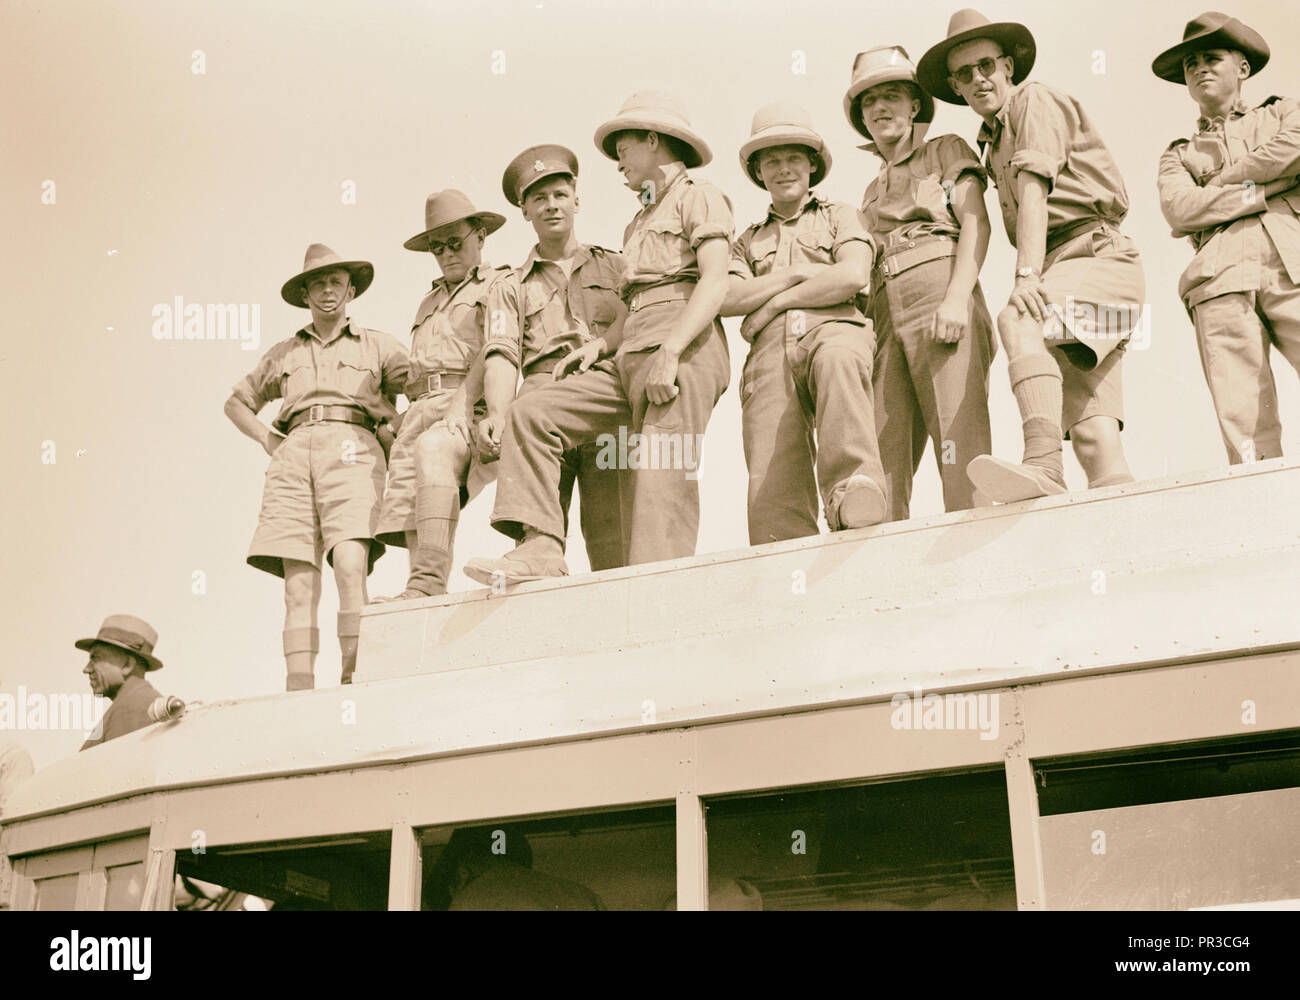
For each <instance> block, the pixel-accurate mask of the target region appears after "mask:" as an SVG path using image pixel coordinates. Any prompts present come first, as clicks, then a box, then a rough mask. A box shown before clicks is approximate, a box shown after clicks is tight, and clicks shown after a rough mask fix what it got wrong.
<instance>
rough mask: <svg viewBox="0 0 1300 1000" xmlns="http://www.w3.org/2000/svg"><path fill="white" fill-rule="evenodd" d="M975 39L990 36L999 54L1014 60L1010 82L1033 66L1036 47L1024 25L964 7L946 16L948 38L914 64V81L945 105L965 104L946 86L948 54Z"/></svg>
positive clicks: (1021, 79)
mask: <svg viewBox="0 0 1300 1000" xmlns="http://www.w3.org/2000/svg"><path fill="white" fill-rule="evenodd" d="M977 38H990V39H992V40H993V41H995V42H997V43H998V44H999V45H1001V46H1002V53H1003V55H1008V56H1011V57H1012V59H1014V60H1015V70H1014V71H1013V72H1012V74H1011V82H1012V83H1013V84H1014V83H1020V82H1022V81H1023V80H1024V79H1025V77H1027V76H1028V75H1029V71H1030V70H1031V69H1033V68H1034V58H1035V56H1036V55H1037V54H1038V46H1037V45H1035V44H1034V36H1033V35H1031V34H1030V33H1029V29H1028V28H1026V27H1025V26H1024V25H1023V24H1018V23H1017V22H1015V21H990V20H989V19H988V18H987V17H985V16H984V15H983V14H981V13H980V12H979V11H977V10H972V9H971V8H969V7H967V8H966V9H965V10H959V11H957V13H956V14H954V15H953V16H952V17H951V18H950V19H949V21H948V37H947V38H945V39H944V40H943V41H942V42H940V43H939V44H938V45H935V46H932V47H931V48H930V50H929V51H928V52H926V54H925V55H923V56H921V61H920V62H919V63H917V64H916V82H917V83H919V84H920V85H921V89H922V90H924V91H925V92H926V93H928V94H933V95H934V96H935V97H937V98H939V100H941V101H946V102H947V103H948V104H965V103H966V101H965V100H963V99H962V98H961V97H959V96H958V95H957V92H956V91H954V90H953V89H952V87H950V86H948V53H949V52H950V51H952V50H953V49H955V48H956V47H957V46H958V45H962V44H964V43H965V42H972V41H974V40H975V39H977Z"/></svg>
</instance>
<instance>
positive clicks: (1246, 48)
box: [1151, 11, 1300, 464]
mask: <svg viewBox="0 0 1300 1000" xmlns="http://www.w3.org/2000/svg"><path fill="white" fill-rule="evenodd" d="M1268 58H1269V50H1268V43H1267V42H1265V41H1264V39H1263V37H1262V36H1260V35H1259V33H1258V32H1255V31H1253V30H1252V29H1251V28H1249V27H1247V26H1246V25H1244V24H1242V23H1241V22H1240V21H1238V20H1237V19H1236V18H1235V17H1228V16H1227V15H1226V14H1218V13H1215V12H1213V11H1211V12H1207V13H1205V14H1202V15H1201V16H1200V17H1197V18H1195V19H1193V20H1191V21H1188V22H1187V26H1186V28H1185V29H1184V31H1183V40H1182V41H1181V42H1179V43H1178V44H1177V45H1175V46H1173V47H1172V48H1169V49H1166V50H1165V51H1164V52H1162V53H1161V54H1160V55H1159V56H1157V57H1156V60H1155V62H1154V63H1153V64H1152V66H1151V68H1152V70H1153V71H1154V72H1155V74H1156V76H1158V77H1160V79H1162V80H1168V81H1169V82H1170V83H1183V84H1186V86H1187V90H1188V93H1189V94H1190V95H1191V97H1192V100H1193V101H1194V102H1195V103H1196V107H1197V110H1198V111H1199V112H1200V115H1199V117H1198V118H1197V122H1196V132H1195V134H1194V135H1193V136H1192V137H1191V138H1190V139H1178V140H1176V141H1175V142H1173V143H1171V144H1170V146H1169V148H1168V149H1167V150H1165V152H1164V155H1162V156H1161V157H1160V181H1159V184H1160V209H1161V211H1163V212H1164V215H1165V218H1166V219H1167V220H1169V224H1170V225H1171V226H1172V227H1173V235H1174V236H1186V237H1188V238H1189V239H1190V241H1191V243H1192V246H1193V247H1194V248H1195V250H1196V256H1195V257H1193V258H1192V262H1191V263H1190V264H1188V265H1187V269H1186V270H1185V271H1183V276H1182V279H1181V280H1180V281H1179V283H1178V293H1179V295H1180V296H1181V297H1182V299H1183V303H1184V304H1185V305H1186V306H1187V310H1188V312H1189V313H1190V314H1191V317H1192V323H1193V325H1194V326H1195V328H1196V341H1197V344H1198V346H1199V347H1200V353H1201V366H1202V368H1203V369H1204V371H1205V380H1206V382H1207V383H1208V384H1209V387H1210V398H1211V399H1212V400H1213V401H1214V412H1215V414H1216V415H1217V416H1218V419H1219V430H1220V432H1221V433H1222V435H1223V443H1224V446H1225V447H1226V448H1227V450H1228V461H1229V462H1231V463H1233V464H1236V463H1239V462H1251V461H1257V460H1262V459H1266V458H1278V457H1280V456H1281V454H1282V421H1281V417H1280V415H1279V413H1278V407H1277V388H1276V386H1275V384H1274V382H1273V370H1272V368H1271V367H1270V366H1269V355H1270V353H1271V351H1270V347H1272V346H1276V347H1277V349H1278V350H1279V351H1280V352H1281V353H1282V356H1283V357H1285V358H1286V359H1287V360H1288V361H1289V362H1291V366H1292V367H1293V368H1295V369H1296V370H1297V371H1300V219H1298V218H1297V216H1298V215H1300V177H1297V175H1300V102H1298V101H1296V100H1293V99H1290V98H1285V99H1284V98H1280V97H1270V98H1268V100H1266V101H1264V103H1263V104H1261V105H1259V107H1256V108H1251V107H1249V106H1248V105H1247V104H1246V103H1245V102H1244V101H1243V100H1242V98H1241V86H1242V83H1243V82H1244V81H1245V80H1248V79H1249V78H1250V77H1252V76H1254V75H1255V74H1256V73H1258V72H1259V71H1260V70H1261V69H1263V68H1264V64H1265V63H1267V62H1268Z"/></svg>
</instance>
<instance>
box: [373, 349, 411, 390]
mask: <svg viewBox="0 0 1300 1000" xmlns="http://www.w3.org/2000/svg"><path fill="white" fill-rule="evenodd" d="M379 350H380V365H381V366H382V369H383V379H382V381H381V382H380V390H381V391H382V392H383V394H384V397H385V398H386V399H387V400H388V401H389V402H390V403H393V404H396V402H397V397H398V395H399V394H401V393H404V392H405V391H406V386H407V383H408V382H410V380H411V355H410V354H409V353H408V352H407V350H406V348H405V347H403V346H402V345H401V343H400V342H399V341H398V340H397V338H396V337H394V336H392V335H391V334H387V333H384V334H380V337H379Z"/></svg>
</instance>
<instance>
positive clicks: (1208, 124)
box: [1196, 97, 1250, 132]
mask: <svg viewBox="0 0 1300 1000" xmlns="http://www.w3.org/2000/svg"><path fill="white" fill-rule="evenodd" d="M1249 110H1250V108H1249V106H1247V104H1246V102H1245V101H1243V100H1242V99H1241V98H1240V97H1238V98H1237V100H1236V103H1234V104H1233V105H1232V107H1230V108H1229V109H1228V111H1227V113H1226V114H1222V115H1215V116H1214V117H1213V118H1206V117H1205V116H1204V115H1201V116H1200V117H1199V118H1197V119H1196V131H1197V132H1209V131H1210V130H1211V129H1213V128H1214V127H1215V126H1216V125H1221V124H1222V123H1223V122H1225V121H1226V120H1227V119H1229V118H1240V117H1241V116H1242V115H1244V114H1245V113H1246V112H1247V111H1249Z"/></svg>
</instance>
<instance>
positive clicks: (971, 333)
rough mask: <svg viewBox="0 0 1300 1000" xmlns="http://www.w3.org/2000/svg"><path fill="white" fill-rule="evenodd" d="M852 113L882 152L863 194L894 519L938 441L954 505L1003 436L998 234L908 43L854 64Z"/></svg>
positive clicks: (968, 159)
mask: <svg viewBox="0 0 1300 1000" xmlns="http://www.w3.org/2000/svg"><path fill="white" fill-rule="evenodd" d="M844 113H845V115H847V116H848V119H849V122H850V124H852V126H853V128H854V130H855V131H856V132H857V133H858V134H859V135H861V136H863V137H864V138H866V139H869V140H870V142H868V144H867V145H866V146H864V147H862V148H863V149H866V150H868V151H869V152H872V153H875V154H876V155H877V156H879V157H880V158H881V160H882V161H883V162H882V164H881V167H880V172H879V173H878V174H877V175H876V177H875V178H874V179H873V180H872V181H871V183H870V184H868V185H867V189H866V193H865V194H864V195H863V197H862V218H863V222H864V223H865V225H866V227H867V231H868V232H870V233H871V235H872V237H873V238H874V239H875V241H876V245H877V247H879V250H878V251H877V258H878V260H879V263H878V264H877V266H876V267H875V268H874V270H873V272H872V277H871V320H872V324H873V326H874V327H875V332H876V357H875V366H874V368H873V369H872V382H873V388H874V390H875V402H876V430H877V432H878V434H879V437H880V458H881V462H882V463H883V464H884V468H885V479H886V482H887V484H888V489H887V492H888V494H889V519H890V520H891V521H898V520H904V519H906V518H907V516H908V512H909V507H910V500H911V496H912V480H913V478H914V477H915V475H916V470H917V466H918V465H919V463H920V461H921V457H922V455H923V454H924V453H925V442H926V440H927V439H929V440H930V441H931V442H932V443H933V445H934V457H935V462H936V463H937V464H938V466H939V477H940V479H941V481H942V483H943V503H944V508H945V509H947V510H950V511H953V510H965V509H967V508H969V507H974V506H975V504H976V502H977V501H976V494H975V488H974V486H973V485H972V484H971V481H970V477H968V476H967V475H966V466H967V465H968V464H969V463H970V461H971V460H972V459H973V458H975V457H976V456H978V455H987V454H988V453H989V451H990V449H991V447H992V437H991V434H990V430H989V365H990V364H991V363H992V361H993V354H994V351H995V349H996V344H997V341H996V339H995V338H994V336H993V319H992V317H991V316H990V315H989V309H988V306H987V305H986V304H985V302H984V293H983V292H982V291H981V290H980V286H979V272H980V268H981V267H982V266H983V264H984V254H985V252H986V251H987V250H988V244H989V217H988V212H987V211H986V210H985V208H984V188H985V186H986V181H987V175H986V174H985V172H984V168H983V167H982V166H980V162H979V158H978V157H977V156H976V155H975V153H974V151H973V150H972V149H971V148H970V147H969V146H967V145H966V143H965V142H963V141H962V140H961V139H959V138H958V137H957V136H955V135H941V136H936V137H933V138H927V135H928V132H929V128H930V123H931V122H932V121H933V120H934V98H932V97H931V96H930V95H929V94H927V93H925V92H924V91H923V90H921V88H920V86H919V85H918V84H917V82H916V69H915V68H914V67H913V65H912V62H911V60H910V59H909V57H908V55H907V51H906V50H905V49H903V48H902V47H901V46H897V45H882V46H879V47H877V48H874V49H870V50H868V51H866V52H862V53H859V54H858V56H857V58H856V59H855V60H854V63H853V74H852V78H851V81H850V84H849V89H848V92H847V93H846V94H845V95H844Z"/></svg>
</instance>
